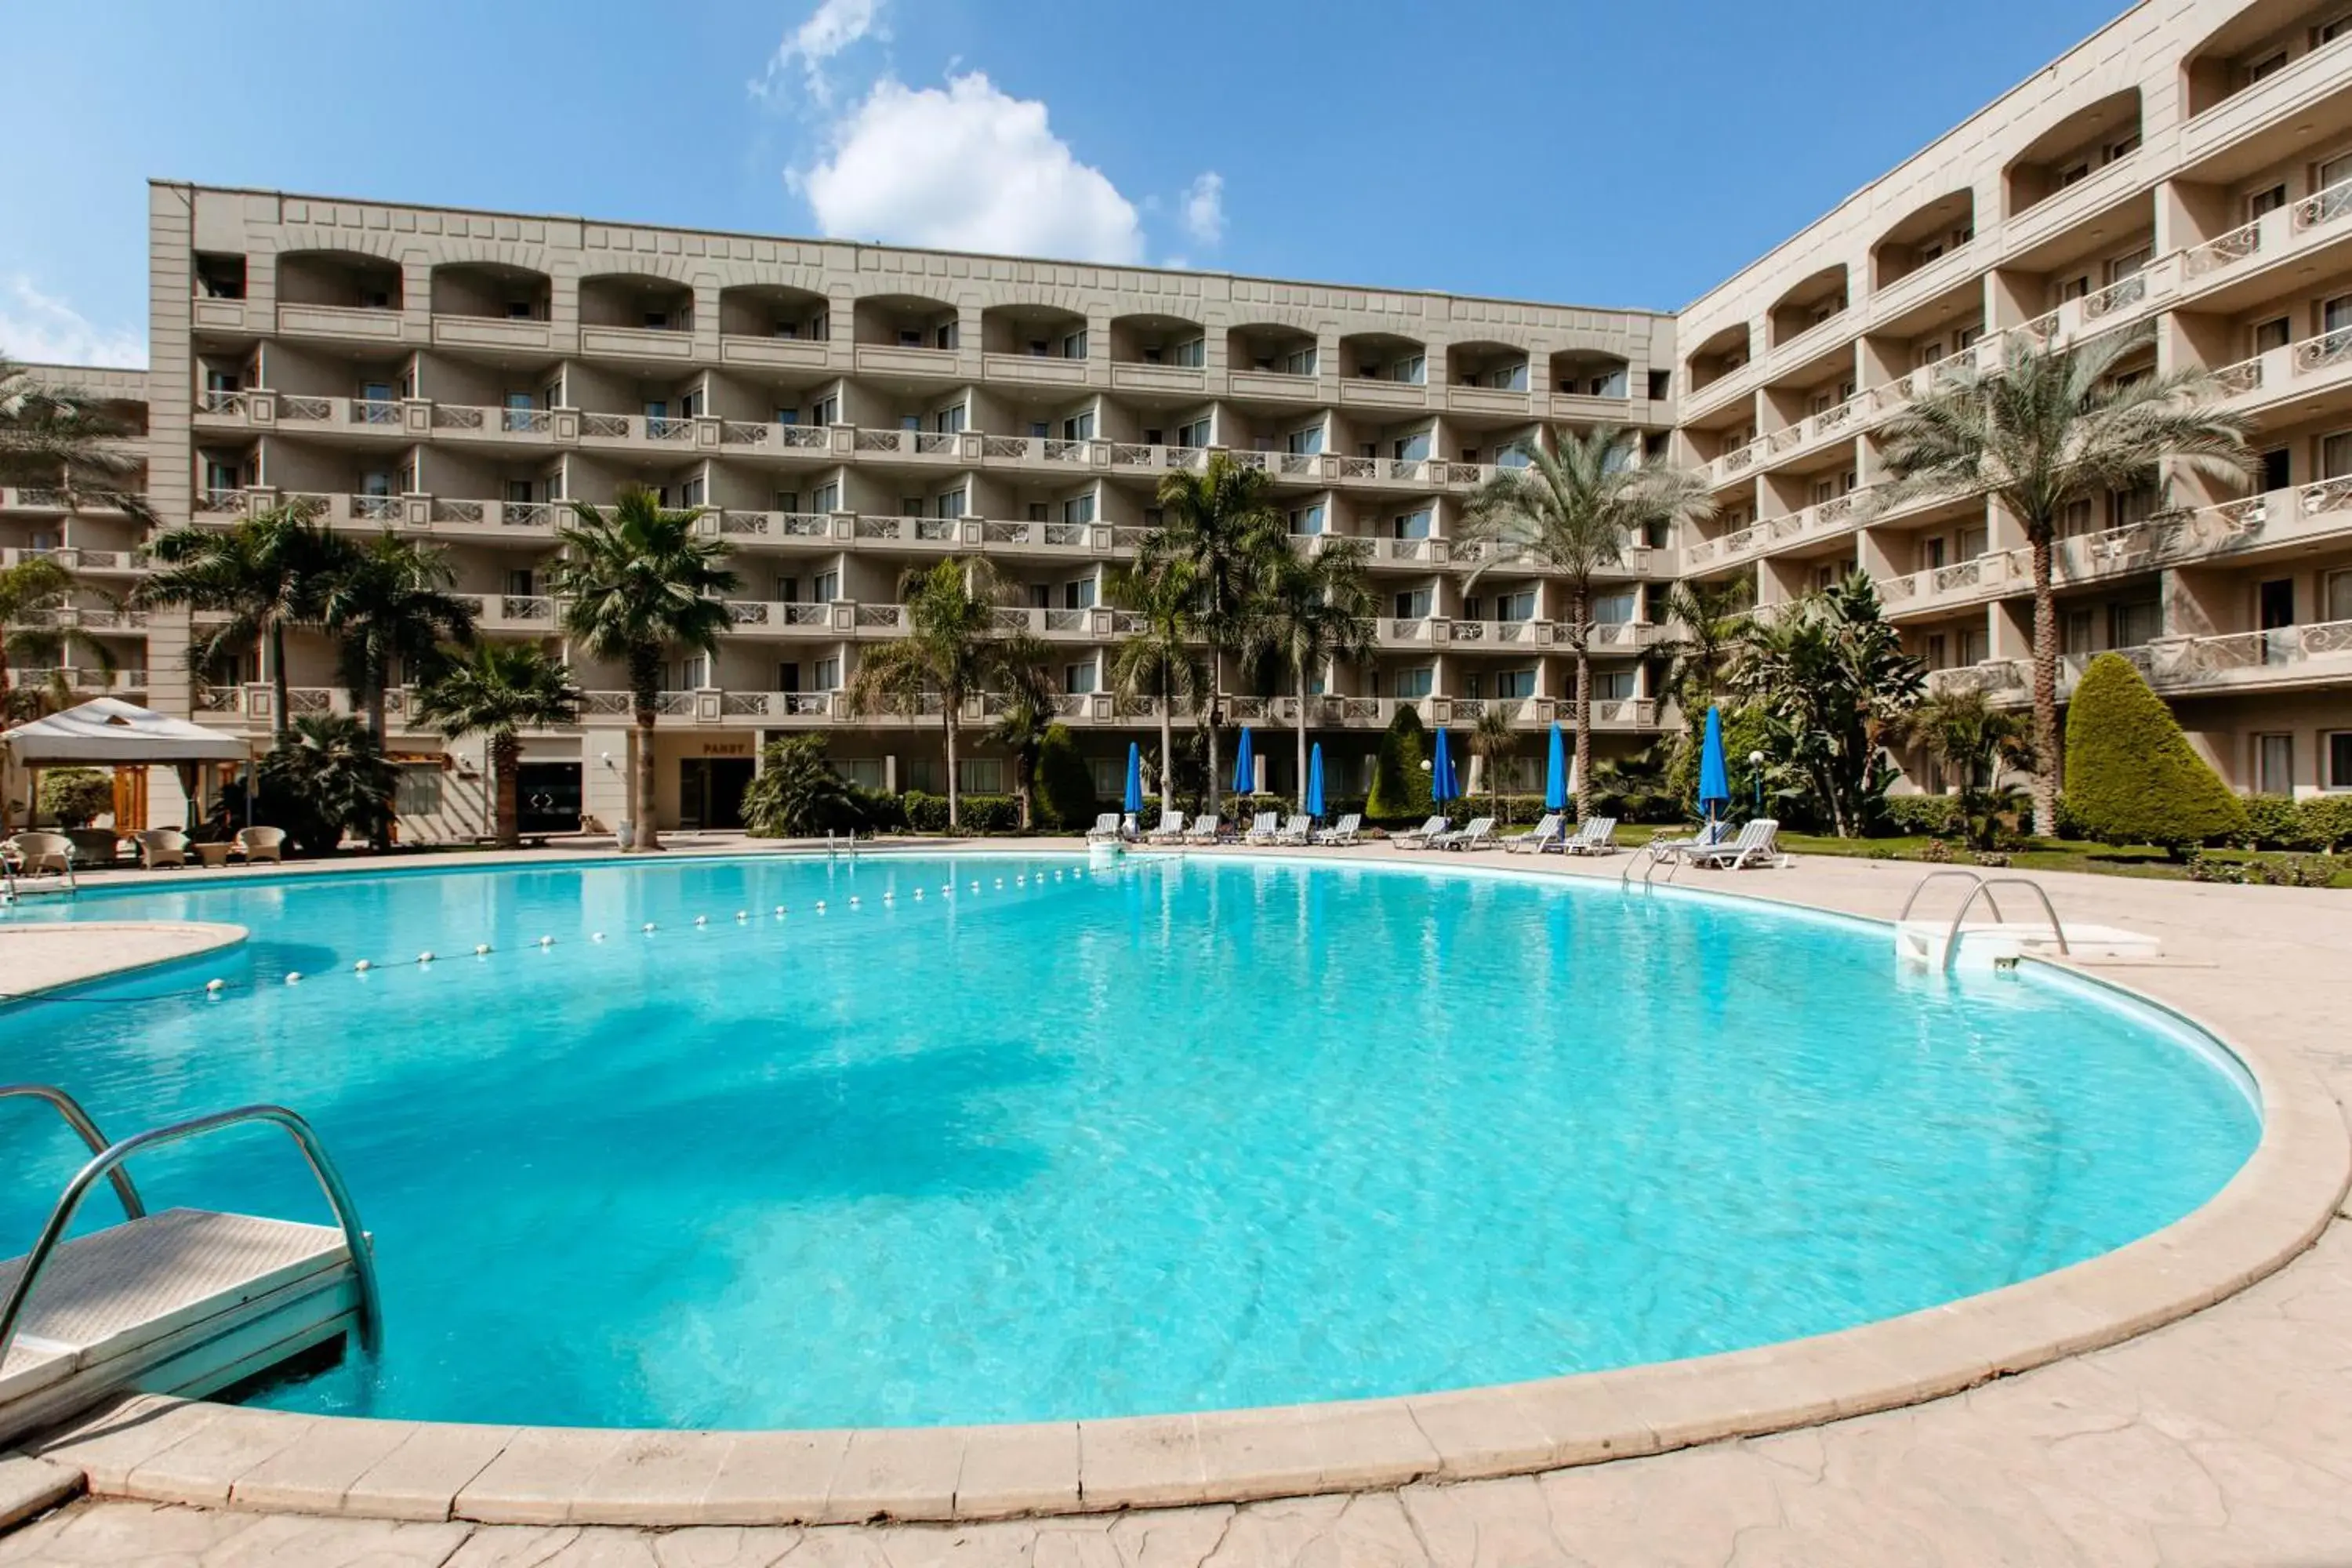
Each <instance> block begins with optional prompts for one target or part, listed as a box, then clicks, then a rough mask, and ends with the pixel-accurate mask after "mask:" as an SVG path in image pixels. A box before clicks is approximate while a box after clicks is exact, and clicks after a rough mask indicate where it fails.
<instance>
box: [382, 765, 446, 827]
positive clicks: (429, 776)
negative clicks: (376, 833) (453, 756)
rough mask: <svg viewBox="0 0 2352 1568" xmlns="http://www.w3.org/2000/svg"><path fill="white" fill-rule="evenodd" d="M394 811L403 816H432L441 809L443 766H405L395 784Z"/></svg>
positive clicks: (397, 776) (396, 777) (395, 779)
mask: <svg viewBox="0 0 2352 1568" xmlns="http://www.w3.org/2000/svg"><path fill="white" fill-rule="evenodd" d="M392 809H393V811H394V813H395V814H397V815H399V816H432V815H434V814H435V813H436V812H437V811H439V810H440V809H441V764H440V763H409V764H406V765H404V766H403V767H402V768H401V770H400V772H399V773H398V774H397V775H396V776H395V778H394V784H393V794H392Z"/></svg>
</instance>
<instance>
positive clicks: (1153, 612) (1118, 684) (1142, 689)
mask: <svg viewBox="0 0 2352 1568" xmlns="http://www.w3.org/2000/svg"><path fill="white" fill-rule="evenodd" d="M1109 597H1110V602H1111V603H1112V604H1114V605H1118V607H1119V608H1120V609H1122V610H1125V611H1127V612H1129V614H1130V615H1133V616H1137V617H1138V618H1139V619H1140V620H1141V621H1142V623H1143V624H1142V625H1141V626H1139V627H1138V628H1137V629H1136V630H1134V631H1133V632H1130V633H1129V634H1128V636H1127V637H1125V638H1124V639H1122V640H1121V641H1120V643H1119V644H1118V647H1114V648H1113V649H1111V654H1110V669H1109V683H1110V689H1111V690H1112V692H1113V693H1114V694H1115V695H1116V697H1117V699H1118V701H1119V702H1121V703H1122V704H1124V703H1129V702H1139V701H1142V700H1146V699H1149V700H1150V702H1151V704H1152V706H1153V707H1154V708H1155V709H1157V710H1159V714H1160V810H1161V811H1163V812H1166V811H1169V810H1171V809H1173V808H1174V806H1175V804H1176V702H1177V700H1178V699H1179V698H1182V699H1184V700H1188V701H1189V700H1192V698H1194V697H1197V696H1198V695H1200V692H1201V689H1202V687H1203V686H1204V685H1205V684H1206V683H1207V677H1206V674H1205V673H1204V672H1203V671H1202V668H1201V658H1200V656H1199V655H1198V654H1196V653H1194V652H1193V651H1192V606H1193V605H1194V603H1195V602H1196V601H1197V600H1198V599H1199V597H1200V595H1198V594H1197V593H1195V592H1194V590H1193V587H1192V571H1191V569H1190V567H1188V566H1187V565H1186V564H1185V563H1182V562H1181V561H1163V562H1161V563H1160V565H1159V567H1158V569H1157V570H1152V571H1146V570H1143V569H1142V568H1140V567H1139V566H1135V565H1128V566H1118V567H1114V568H1113V569H1112V570H1111V573H1110V576H1109Z"/></svg>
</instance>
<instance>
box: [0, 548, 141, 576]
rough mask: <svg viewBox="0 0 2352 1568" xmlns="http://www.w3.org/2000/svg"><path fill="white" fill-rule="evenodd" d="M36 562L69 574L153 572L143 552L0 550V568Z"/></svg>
mask: <svg viewBox="0 0 2352 1568" xmlns="http://www.w3.org/2000/svg"><path fill="white" fill-rule="evenodd" d="M33 561H54V562H56V563H58V565H59V566H62V567H64V568H65V569H66V570H67V571H68V572H75V573H84V574H87V573H92V572H110V573H111V572H127V573H133V574H142V573H145V572H147V571H149V570H151V568H150V566H149V564H148V561H147V552H145V551H144V550H84V549H82V548H80V547H79V546H78V545H70V544H68V545H61V546H59V547H58V548H57V549H54V550H19V549H17V548H16V547H15V546H13V545H12V546H10V547H9V548H7V549H5V550H0V567H8V566H22V565H25V564H26V563H28V562H33Z"/></svg>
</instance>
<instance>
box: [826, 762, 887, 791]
mask: <svg viewBox="0 0 2352 1568" xmlns="http://www.w3.org/2000/svg"><path fill="white" fill-rule="evenodd" d="M833 771H834V772H835V773H839V774H840V775H841V776H842V778H843V779H844V780H845V781H846V782H847V783H848V784H849V785H850V787H851V788H853V789H865V790H879V789H880V788H881V787H882V781H883V778H884V776H885V774H884V769H883V766H882V759H881V758H879V757H835V758H834V759H833Z"/></svg>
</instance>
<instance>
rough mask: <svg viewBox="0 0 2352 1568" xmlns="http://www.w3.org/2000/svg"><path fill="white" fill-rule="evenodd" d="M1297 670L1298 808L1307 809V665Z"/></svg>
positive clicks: (1300, 666)
mask: <svg viewBox="0 0 2352 1568" xmlns="http://www.w3.org/2000/svg"><path fill="white" fill-rule="evenodd" d="M1297 672H1298V794H1297V799H1298V809H1299V810H1301V811H1305V810H1306V809H1307V667H1306V666H1305V665H1303V664H1302V665H1299V666H1298V667H1297Z"/></svg>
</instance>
